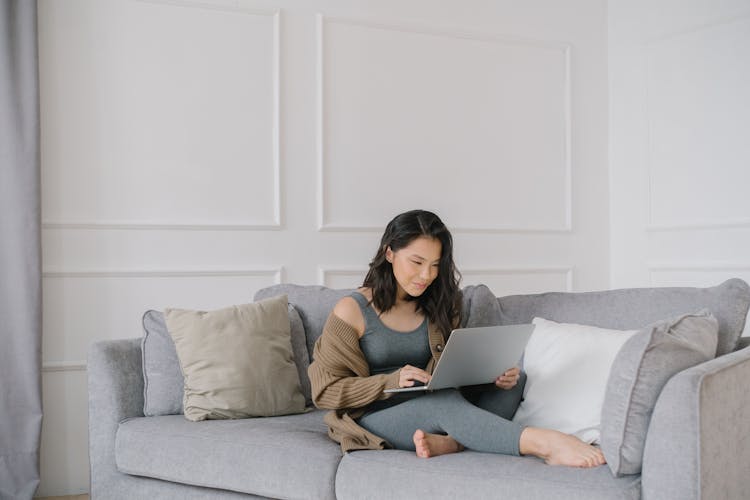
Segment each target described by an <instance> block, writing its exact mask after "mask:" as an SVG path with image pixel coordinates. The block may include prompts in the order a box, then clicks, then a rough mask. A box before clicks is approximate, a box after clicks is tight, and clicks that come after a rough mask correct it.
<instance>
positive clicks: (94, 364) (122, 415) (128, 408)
mask: <svg viewBox="0 0 750 500" xmlns="http://www.w3.org/2000/svg"><path fill="white" fill-rule="evenodd" d="M87 372H88V391H89V464H90V473H91V476H90V481H91V489H90V490H89V491H90V492H91V493H92V498H106V496H107V495H106V493H105V491H106V490H105V489H106V485H107V483H108V482H109V481H110V478H111V477H112V475H113V474H117V473H118V472H117V466H116V465H115V434H116V433H117V427H118V425H119V423H120V422H121V421H123V420H124V419H126V418H130V417H142V416H143V371H142V361H141V339H140V338H135V339H125V340H107V341H100V342H95V343H93V344H92V345H91V347H90V349H89V354H88V366H87Z"/></svg>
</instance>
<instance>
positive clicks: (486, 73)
mask: <svg viewBox="0 0 750 500" xmlns="http://www.w3.org/2000/svg"><path fill="white" fill-rule="evenodd" d="M470 3H471V5H468V4H467V3H466V2H461V1H458V0H441V1H432V0H411V1H408V2H404V1H397V0H384V1H377V2H374V1H365V0H360V1H345V0H336V1H334V0H330V1H323V0H309V1H308V0H277V1H270V0H268V1H262V0H259V1H252V0H232V1H230V0H226V1H223V0H204V1H200V2H198V1H188V0H168V1H167V0H164V1H157V0H154V1H136V0H66V1H65V2H58V1H54V0H40V2H39V28H40V75H41V104H42V179H43V186H42V190H43V251H44V352H43V355H44V374H43V383H44V403H45V419H44V431H43V442H42V486H41V488H40V491H39V494H40V495H62V494H72V493H78V492H83V491H87V489H88V457H87V442H86V439H87V437H86V425H87V414H86V386H85V385H86V353H87V349H88V346H89V345H90V343H91V342H93V341H96V340H102V339H113V338H124V337H137V336H140V335H141V334H142V330H141V324H140V320H141V316H142V314H143V312H144V311H146V310H147V309H163V308H164V307H167V306H174V307H189V308H206V309H208V308H217V307H222V306H225V305H229V304H235V303H241V302H245V301H249V300H251V298H252V296H253V294H254V292H255V291H256V290H258V289H259V288H262V287H264V286H267V285H270V284H273V283H279V282H294V283H301V284H314V283H320V284H325V285H328V286H333V287H350V286H355V285H357V284H358V283H359V282H360V281H361V279H362V277H363V275H364V272H365V269H366V266H367V263H368V262H369V259H370V258H371V257H372V255H373V253H374V251H375V248H376V246H377V244H378V240H379V237H380V234H381V231H382V228H383V227H384V225H385V223H386V222H387V221H388V220H389V219H390V218H392V217H393V216H394V215H395V214H397V213H399V212H401V211H404V210H407V209H412V208H426V209H431V210H435V211H437V212H438V213H439V214H440V215H441V217H442V218H443V220H444V221H445V222H446V223H447V224H448V226H449V227H450V228H452V230H453V232H454V238H455V241H456V259H457V263H458V265H459V267H460V269H461V271H462V272H463V277H464V279H463V283H464V284H474V283H486V284H488V285H489V286H490V288H492V289H493V290H494V292H495V293H496V294H497V295H505V294H512V293H531V292H539V291H548V290H589V289H600V288H606V287H607V286H608V285H609V276H608V272H609V268H608V258H609V252H608V243H609V234H608V227H609V215H608V193H607V190H608V184H607V169H606V167H607V147H606V141H607V83H606V81H607V80H606V77H607V73H606V68H607V66H606V50H607V42H606V40H607V38H606V26H607V21H606V19H607V18H606V4H605V2H604V1H603V0H574V1H572V2H564V3H563V2H557V1H554V0H542V1H541V2H533V4H530V3H529V2H511V1H496V0H492V1H490V0H486V1H479V0H477V1H472V2H470ZM563 4H564V5H563ZM659 210H662V208H659ZM657 213H658V214H659V215H660V216H661V214H662V213H663V212H662V211H659V212H657ZM660 220H661V219H660Z"/></svg>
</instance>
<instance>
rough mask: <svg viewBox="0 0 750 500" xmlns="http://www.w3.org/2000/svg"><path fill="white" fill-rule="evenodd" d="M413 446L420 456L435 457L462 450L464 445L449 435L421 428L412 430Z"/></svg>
mask: <svg viewBox="0 0 750 500" xmlns="http://www.w3.org/2000/svg"><path fill="white" fill-rule="evenodd" d="M413 439H414V446H415V447H416V448H417V456H418V457H421V458H430V457H437V456H438V455H446V454H448V453H456V452H459V451H463V449H464V447H463V446H462V445H461V444H459V443H458V441H456V440H455V439H453V438H452V437H450V436H443V435H442V434H429V433H427V432H425V431H423V430H422V429H417V430H416V431H415V432H414V437H413Z"/></svg>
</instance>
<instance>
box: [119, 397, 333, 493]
mask: <svg viewBox="0 0 750 500" xmlns="http://www.w3.org/2000/svg"><path fill="white" fill-rule="evenodd" d="M324 414H325V412H324V411H314V412H311V413H306V414H300V415H287V416H283V417H267V418H258V419H245V420H204V421H201V422H190V421H188V420H186V419H184V418H183V417H182V416H179V415H168V416H161V417H139V418H133V419H129V420H125V421H124V422H122V423H120V425H119V427H118V429H117V436H116V439H115V459H116V463H117V468H118V469H119V471H120V472H124V473H126V474H134V475H138V476H146V477H152V478H157V479H163V480H166V481H173V482H178V483H185V484H191V485H196V486H204V487H209V488H221V489H225V490H233V491H239V492H243V493H250V494H254V495H259V496H264V497H270V498H311V499H319V498H330V499H333V498H335V493H334V478H335V476H336V469H337V467H338V464H339V460H340V459H341V449H340V448H339V445H338V444H336V443H335V442H333V441H332V440H331V439H330V438H329V437H328V435H327V429H326V426H325V424H324V423H323V415H324Z"/></svg>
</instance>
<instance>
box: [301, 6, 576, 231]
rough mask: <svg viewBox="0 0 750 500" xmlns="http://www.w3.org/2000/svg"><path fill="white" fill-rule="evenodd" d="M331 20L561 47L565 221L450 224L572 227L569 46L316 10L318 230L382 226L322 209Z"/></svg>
mask: <svg viewBox="0 0 750 500" xmlns="http://www.w3.org/2000/svg"><path fill="white" fill-rule="evenodd" d="M331 24H338V25H348V26H355V27H361V28H366V29H378V30H386V31H391V32H394V33H405V34H424V35H431V36H436V37H442V38H449V39H456V40H470V41H479V42H488V43H493V44H499V45H503V46H511V47H513V46H516V47H523V48H526V49H528V48H538V49H544V50H555V51H559V53H560V57H562V59H563V61H564V62H563V64H564V68H565V69H564V77H563V79H562V80H563V81H561V82H559V83H560V85H561V88H562V89H563V94H564V102H563V107H564V120H563V121H564V123H562V124H561V126H562V129H563V134H564V152H563V157H562V158H560V162H561V164H562V165H563V168H564V180H563V182H562V186H561V188H562V189H563V190H564V207H563V209H564V211H565V217H564V222H563V224H561V225H560V226H551V227H537V228H529V227H523V226H521V225H515V224H509V225H497V226H494V225H471V224H454V225H453V226H452V228H451V230H452V231H453V232H458V233H490V234H527V233H531V234H559V233H570V232H571V231H572V225H573V222H572V212H573V210H572V192H573V190H572V185H573V179H572V156H571V134H572V133H571V130H572V118H571V107H572V104H571V46H570V45H569V44H568V43H564V42H556V41H540V40H531V39H522V38H519V37H511V36H505V35H501V34H486V33H476V32H469V31H466V30H460V29H450V28H442V27H430V26H414V25H406V24H402V23H398V22H393V21H379V22H375V21H365V20H361V19H352V18H343V17H332V16H326V15H324V14H321V13H318V14H317V58H316V65H317V69H316V74H317V102H316V109H317V120H316V122H317V127H316V141H317V159H316V161H317V176H318V180H317V191H318V192H317V203H318V207H317V214H318V231H321V232H328V231H331V232H337V231H340V232H348V231H372V232H378V231H381V230H382V227H380V226H376V225H372V224H369V223H367V222H362V223H359V224H341V223H336V222H334V221H331V214H330V213H329V211H328V210H327V209H326V203H327V192H326V178H327V175H328V172H327V171H328V167H327V164H328V162H327V156H328V155H327V151H326V146H325V144H326V137H325V129H326V123H325V115H326V112H325V104H326V103H325V97H324V95H325V89H326V85H327V82H326V81H325V68H326V61H325V40H326V38H325V37H326V26H327V25H331Z"/></svg>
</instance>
